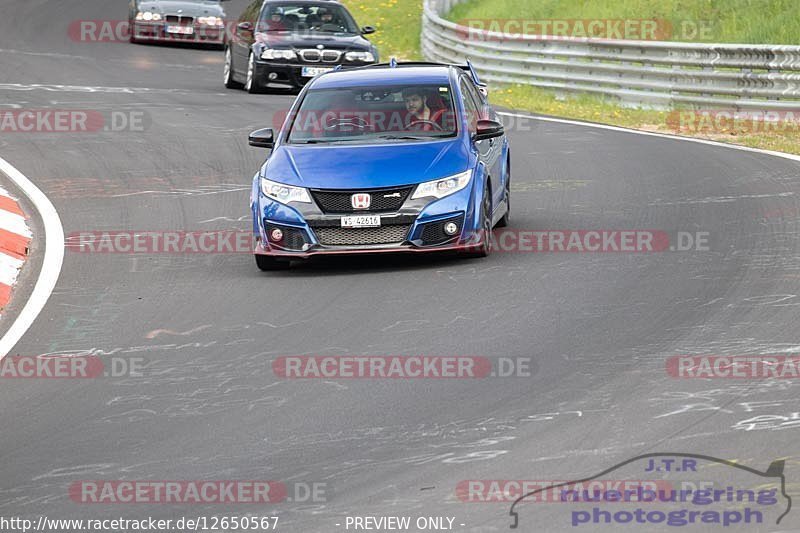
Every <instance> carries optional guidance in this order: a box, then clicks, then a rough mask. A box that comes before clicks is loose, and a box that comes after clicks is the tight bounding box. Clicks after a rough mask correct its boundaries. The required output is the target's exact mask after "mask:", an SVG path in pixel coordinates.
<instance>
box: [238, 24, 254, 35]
mask: <svg viewBox="0 0 800 533" xmlns="http://www.w3.org/2000/svg"><path fill="white" fill-rule="evenodd" d="M236 31H237V32H238V33H253V23H252V22H240V23H239V24H237V25H236Z"/></svg>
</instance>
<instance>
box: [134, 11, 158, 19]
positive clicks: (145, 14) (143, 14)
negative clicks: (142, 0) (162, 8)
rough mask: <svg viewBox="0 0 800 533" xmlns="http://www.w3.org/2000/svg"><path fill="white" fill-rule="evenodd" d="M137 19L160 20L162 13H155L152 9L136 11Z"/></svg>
mask: <svg viewBox="0 0 800 533" xmlns="http://www.w3.org/2000/svg"><path fill="white" fill-rule="evenodd" d="M136 20H144V21H146V22H158V21H159V20H161V13H153V12H152V11H139V12H138V13H136Z"/></svg>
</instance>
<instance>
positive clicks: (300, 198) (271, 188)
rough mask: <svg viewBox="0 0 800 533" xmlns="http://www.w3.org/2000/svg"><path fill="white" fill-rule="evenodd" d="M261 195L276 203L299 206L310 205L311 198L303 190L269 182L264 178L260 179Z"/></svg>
mask: <svg viewBox="0 0 800 533" xmlns="http://www.w3.org/2000/svg"><path fill="white" fill-rule="evenodd" d="M261 193H262V194H263V195H264V196H266V197H267V198H272V199H273V200H275V201H276V202H280V203H282V204H290V203H292V202H297V203H301V204H310V203H311V197H310V196H309V195H308V191H307V190H305V189H304V188H302V187H292V186H291V185H284V184H283V183H278V182H275V181H271V180H268V179H266V178H261Z"/></svg>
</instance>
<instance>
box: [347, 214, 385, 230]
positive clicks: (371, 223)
mask: <svg viewBox="0 0 800 533" xmlns="http://www.w3.org/2000/svg"><path fill="white" fill-rule="evenodd" d="M342 227H343V228H380V227H381V216H380V215H360V216H352V217H342Z"/></svg>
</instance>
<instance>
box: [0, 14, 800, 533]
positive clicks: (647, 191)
mask: <svg viewBox="0 0 800 533" xmlns="http://www.w3.org/2000/svg"><path fill="white" fill-rule="evenodd" d="M244 5H245V2H243V1H242V0H233V1H232V2H229V3H228V4H227V5H226V9H227V10H228V12H229V13H230V14H238V13H239V12H240V11H241V10H242V9H243V6H244ZM2 11H3V13H4V15H5V16H3V17H0V73H1V74H0V108H6V107H15V106H17V107H19V108H23V109H44V108H47V109H91V110H99V111H101V112H104V113H108V112H111V111H122V112H130V111H141V112H144V117H145V124H146V128H145V131H141V132H137V131H121V132H110V131H109V132H103V131H100V132H96V133H78V134H70V135H64V134H57V133H13V134H12V133H3V134H2V135H0V157H2V158H4V159H6V160H7V161H9V162H10V163H12V164H13V165H14V166H16V167H17V168H18V169H19V170H20V171H22V172H23V173H24V174H25V175H26V176H28V177H29V178H30V179H31V180H32V181H34V182H35V183H36V184H37V185H38V186H39V187H40V188H41V189H42V190H43V191H44V192H45V193H46V194H47V195H48V197H49V198H50V199H51V201H52V202H53V204H54V205H55V206H56V208H57V210H58V212H59V214H60V216H61V220H62V223H63V226H64V230H65V232H66V233H71V232H79V231H101V230H142V231H144V230H185V231H199V230H208V229H241V230H247V229H248V228H249V227H250V226H249V225H250V219H249V213H248V198H249V187H250V182H251V178H252V176H253V174H254V172H255V171H256V170H257V168H258V166H259V165H260V163H261V162H262V161H263V160H264V158H265V157H266V155H267V153H266V152H265V151H262V150H258V149H254V148H250V147H249V146H248V145H247V134H248V132H250V131H251V130H254V129H256V128H259V127H270V126H272V125H273V117H274V116H275V114H277V113H280V112H281V111H285V110H286V109H288V107H289V105H290V104H291V102H292V98H293V97H292V96H290V95H280V94H267V95H248V94H246V93H244V92H241V91H228V90H226V89H225V88H224V87H223V86H222V81H221V79H222V60H223V54H222V53H221V52H220V51H218V50H207V49H202V48H186V47H176V46H150V45H131V44H128V43H92V42H76V41H74V40H72V39H71V38H70V37H69V35H68V31H67V26H68V23H69V22H71V21H73V20H77V19H125V18H127V11H126V3H125V2H123V1H120V0H118V1H113V2H112V1H108V0H5V1H4V3H3V8H2ZM359 22H361V23H362V24H368V23H369V22H370V21H359ZM120 88H124V89H126V90H124V91H121V90H120ZM525 124H526V125H527V126H528V127H512V128H510V132H509V137H510V142H511V146H512V154H513V167H514V175H513V182H512V183H513V227H514V228H515V229H655V230H661V231H664V232H667V233H668V234H670V235H672V236H675V235H677V234H678V232H681V231H684V232H691V233H693V234H695V233H697V232H707V233H708V236H709V239H708V240H709V250H705V251H703V250H691V251H673V252H669V251H667V252H663V253H640V254H630V253H496V254H494V255H492V256H491V257H489V258H488V259H485V260H480V259H468V258H451V257H438V258H436V257H435V258H427V257H426V258H420V257H409V258H395V257H392V258H390V257H378V258H365V257H357V258H353V259H330V260H325V261H316V262H313V263H309V264H301V265H298V266H296V267H295V268H293V269H292V270H290V271H288V272H278V273H269V274H265V273H261V272H259V271H258V269H257V268H256V267H255V264H254V262H253V259H252V257H251V256H250V255H247V254H217V255H202V254H198V255H183V256H181V255H164V254H161V255H138V256H132V255H124V254H86V253H76V252H74V251H70V250H69V249H68V250H67V252H66V256H65V260H64V265H63V269H62V272H61V277H60V280H59V282H58V285H57V287H56V290H55V292H54V293H53V295H52V296H51V298H50V300H49V302H48V304H47V306H46V307H45V309H44V310H43V312H42V313H41V314H40V316H39V318H38V319H37V320H36V322H35V323H34V325H33V326H32V327H31V329H30V330H29V331H28V333H27V334H26V335H25V336H24V337H23V339H22V341H21V342H20V343H18V344H17V346H16V347H15V348H14V350H13V352H12V354H13V355H36V354H44V353H53V352H70V351H78V350H94V351H95V353H98V354H100V355H103V354H106V355H110V354H117V355H126V356H136V357H141V358H143V361H144V364H145V370H144V372H143V375H142V376H138V377H135V376H133V377H122V378H105V379H97V380H3V381H2V382H0V428H2V430H0V456H1V457H2V462H1V463H0V515H3V516H24V517H34V518H35V517H38V516H40V515H47V516H48V517H50V518H111V517H129V518H141V517H146V516H153V517H157V518H179V517H181V516H195V517H196V516H212V515H218V516H222V515H228V516H236V515H239V516H242V515H245V514H251V515H254V516H260V515H278V516H280V524H279V527H278V531H285V532H334V531H345V528H344V522H343V520H344V517H346V516H348V515H359V516H368V515H374V516H384V515H391V516H395V515H406V516H412V517H418V516H453V517H455V525H454V527H455V530H456V531H475V532H477V531H503V530H507V529H508V527H509V523H510V520H509V516H508V510H509V505H507V504H504V503H500V504H498V503H486V504H469V503H463V502H461V501H459V498H458V497H457V496H456V487H457V485H458V483H459V482H460V481H463V480H471V479H531V480H545V479H547V480H564V479H577V478H581V477H584V476H587V475H590V474H593V473H595V472H600V471H602V470H604V469H605V468H607V467H610V466H612V465H613V464H615V463H618V462H620V461H623V460H625V459H627V458H629V457H633V456H635V455H638V454H644V453H649V452H687V453H699V454H707V455H711V456H715V457H721V458H727V459H735V460H738V461H741V462H742V463H745V464H748V465H751V466H753V467H754V468H758V469H766V468H767V466H768V465H769V464H770V463H771V462H772V461H773V460H775V459H778V458H787V463H786V471H785V475H786V479H787V490H788V492H789V493H794V494H797V495H800V490H799V489H800V462H799V461H798V458H800V454H799V453H798V449H799V448H798V433H797V432H798V431H800V422H796V420H797V419H800V415H798V414H797V412H798V411H800V407H798V383H797V380H796V379H795V380H791V379H788V380H775V381H766V380H686V379H674V378H671V377H669V376H668V375H667V374H666V372H665V360H666V359H667V358H668V357H670V356H673V355H681V354H709V355H747V354H760V353H789V352H791V351H792V350H794V351H797V350H800V347H798V345H800V342H798V337H797V331H798V324H799V323H800V239H798V222H800V210H798V208H799V207H800V198H798V192H800V163H797V162H794V161H790V160H787V159H782V158H778V157H774V156H770V155H765V154H758V153H752V152H745V151H740V150H734V149H728V148H721V147H715V146H709V145H702V144H697V143H691V142H685V141H680V140H671V139H663V138H656V137H648V136H641V135H635V134H631V133H625V132H615V131H606V130H601V129H595V128H591V127H586V126H580V125H570V124H559V123H551V122H538V121H530V122H526V123H525ZM353 165H354V171H356V168H357V166H356V165H357V162H353ZM34 224H38V222H36V221H34ZM7 326H8V325H7V324H4V327H7ZM307 354H323V355H324V354H331V355H419V354H425V355H481V356H487V357H491V358H498V357H505V358H520V357H521V358H525V357H530V358H532V360H533V371H532V375H531V376H530V377H512V378H499V377H495V378H487V379H476V380H391V379H387V380H345V379H342V380H322V379H316V380H315V379H308V380H286V379H280V378H278V377H276V376H275V374H274V373H273V370H272V366H271V361H272V360H273V359H274V358H275V357H278V356H282V355H307ZM754 417H766V418H761V419H759V420H760V421H769V423H768V424H760V425H753V424H750V423H748V422H747V421H748V420H752V419H753V418H754ZM792 421H795V422H794V423H792ZM795 424H797V425H795ZM121 479H135V480H155V479H159V480H205V479H214V480H283V481H285V482H286V483H287V484H289V483H295V482H300V481H302V482H308V483H321V484H324V487H325V488H326V494H327V496H326V498H325V501H315V502H306V501H300V502H294V501H293V502H284V503H282V504H280V505H278V504H276V505H274V506H271V507H266V508H262V507H258V506H249V507H248V506H247V505H228V506H226V505H217V506H214V505H189V504H181V505H122V504H120V505H84V504H78V503H75V502H73V501H72V500H71V499H70V498H69V496H68V488H69V486H70V485H71V484H72V483H74V482H76V481H79V480H121ZM557 513H558V511H557V510H555V507H553V506H550V507H548V508H547V509H543V510H539V509H537V508H536V507H535V506H523V507H522V512H521V515H520V519H521V526H520V528H521V529H520V530H521V531H558V530H565V531H566V530H573V529H575V528H572V527H570V525H569V524H568V523H566V522H563V521H561V518H557ZM559 516H560V515H559ZM336 524H340V525H339V526H337V525H336ZM460 524H464V526H460ZM795 528H798V529H795ZM666 529H667V528H666V526H664V530H666ZM673 529H674V528H673ZM351 530H352V529H351ZM585 530H587V531H589V530H591V529H588V528H587V529H585ZM622 530H623V531H625V530H627V529H622ZM630 530H636V529H634V527H631V528H630ZM651 530H658V528H655V529H651ZM748 530H749V531H755V530H763V531H776V530H785V531H790V530H800V513H798V512H795V513H790V514H789V515H788V517H787V518H786V519H784V521H783V522H782V523H781V524H780V526H776V525H775V524H774V521H773V523H765V524H763V526H761V528H757V527H751V528H750V529H748Z"/></svg>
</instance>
